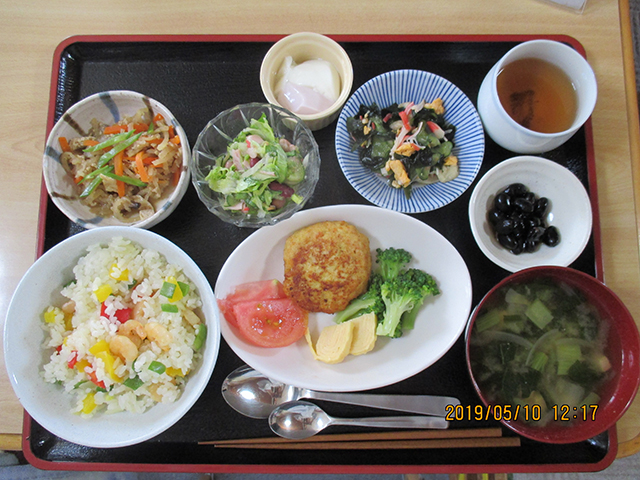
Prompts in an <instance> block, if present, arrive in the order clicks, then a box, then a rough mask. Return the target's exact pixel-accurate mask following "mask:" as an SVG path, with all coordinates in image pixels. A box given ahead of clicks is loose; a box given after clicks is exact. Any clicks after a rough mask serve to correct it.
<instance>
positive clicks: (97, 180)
mask: <svg viewBox="0 0 640 480" xmlns="http://www.w3.org/2000/svg"><path fill="white" fill-rule="evenodd" d="M101 183H102V177H101V176H100V175H98V176H97V177H96V178H94V179H93V180H92V181H91V183H90V184H89V185H87V188H85V189H84V190H83V191H82V193H81V194H80V198H84V197H88V196H89V195H91V193H92V192H93V191H94V190H95V189H96V188H97V187H98V185H100V184H101Z"/></svg>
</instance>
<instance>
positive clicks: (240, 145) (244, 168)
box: [206, 113, 305, 217]
mask: <svg viewBox="0 0 640 480" xmlns="http://www.w3.org/2000/svg"><path fill="white" fill-rule="evenodd" d="M304 178H305V167H304V162H303V158H302V155H301V153H300V150H299V149H298V148H297V147H296V146H295V145H293V144H292V143H290V142H289V141H288V140H286V139H285V138H276V136H275V133H274V131H273V128H272V127H271V125H269V122H268V120H267V118H266V116H265V114H264V113H263V114H262V116H261V117H260V118H259V119H251V121H250V124H249V126H248V127H246V128H245V129H244V130H242V131H241V132H240V133H239V134H238V136H237V137H236V138H235V139H234V140H233V141H232V142H231V143H230V144H229V145H228V146H227V151H226V152H225V153H224V154H222V155H220V156H219V157H217V158H216V161H215V165H214V166H213V168H212V169H211V171H210V172H209V173H208V175H207V177H206V180H207V182H208V183H209V187H210V188H211V190H213V191H215V192H218V193H220V194H222V195H223V196H224V201H223V203H222V206H223V208H225V209H226V210H229V211H237V212H238V213H239V214H245V215H256V216H258V217H264V216H265V215H266V214H267V213H277V211H279V210H281V209H282V208H284V207H285V206H286V205H287V204H288V203H289V202H295V203H300V202H302V200H303V198H302V197H301V196H300V195H298V194H297V193H296V185H298V184H299V183H301V182H302V181H303V180H304Z"/></svg>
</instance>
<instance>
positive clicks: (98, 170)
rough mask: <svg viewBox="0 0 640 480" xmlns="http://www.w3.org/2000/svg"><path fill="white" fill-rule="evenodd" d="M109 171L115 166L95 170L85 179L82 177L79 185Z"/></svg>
mask: <svg viewBox="0 0 640 480" xmlns="http://www.w3.org/2000/svg"><path fill="white" fill-rule="evenodd" d="M109 170H113V166H112V165H105V166H104V167H102V168H98V169H96V170H94V171H93V172H91V173H87V175H86V176H85V177H82V180H80V181H79V182H78V185H80V184H81V183H84V182H86V181H87V180H91V179H92V178H93V177H96V176H98V175H100V174H102V173H105V172H108V171H109Z"/></svg>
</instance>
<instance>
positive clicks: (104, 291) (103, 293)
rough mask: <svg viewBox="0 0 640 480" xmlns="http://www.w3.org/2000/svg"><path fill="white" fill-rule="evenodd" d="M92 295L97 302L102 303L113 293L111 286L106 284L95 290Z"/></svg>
mask: <svg viewBox="0 0 640 480" xmlns="http://www.w3.org/2000/svg"><path fill="white" fill-rule="evenodd" d="M93 293H95V295H96V298H97V299H98V302H100V303H102V302H104V301H105V300H106V299H107V298H109V295H111V294H112V293H113V289H112V288H111V285H109V284H108V283H107V284H104V285H101V286H99V287H98V288H96V289H95V290H94V291H93Z"/></svg>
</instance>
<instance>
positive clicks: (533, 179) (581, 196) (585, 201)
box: [469, 156, 593, 272]
mask: <svg viewBox="0 0 640 480" xmlns="http://www.w3.org/2000/svg"><path fill="white" fill-rule="evenodd" d="M512 183H522V184H524V185H525V186H527V187H528V188H529V190H530V191H531V192H533V193H535V194H536V195H537V196H538V197H546V198H548V199H549V207H548V210H547V214H546V217H545V219H546V222H547V225H549V226H550V225H553V226H555V227H556V228H557V229H558V230H559V232H560V243H559V244H558V245H556V246H555V247H548V246H546V245H544V244H542V245H541V246H540V248H539V249H538V250H537V251H535V252H533V253H521V254H520V255H515V254H513V253H511V252H510V251H508V250H507V249H505V248H504V247H502V246H501V245H500V244H499V243H498V241H497V240H496V238H495V235H494V234H493V231H492V229H491V225H490V224H489V221H488V219H487V214H488V212H489V210H490V209H491V208H492V207H493V201H494V199H495V197H496V195H497V194H498V193H499V192H500V191H501V190H502V189H504V188H505V187H507V186H509V185H511V184H512ZM469 222H470V223H471V231H472V232H473V236H474V238H475V240H476V242H477V244H478V246H479V247H480V250H482V252H483V253H484V254H485V255H486V256H487V258H489V259H490V260H491V261H492V262H493V263H495V264H496V265H498V266H500V267H502V268H504V269H505V270H508V271H510V272H517V271H519V270H523V269H525V268H529V267H537V266H542V265H555V266H560V267H568V266H569V265H571V263H573V262H574V261H575V260H576V259H577V258H578V257H579V256H580V254H581V253H582V251H583V250H584V248H585V246H586V245H587V242H588V241H589V238H590V237H591V227H592V222H593V219H592V211H591V201H590V199H589V195H588V193H587V191H586V190H585V188H584V186H583V185H582V183H581V182H580V180H578V178H577V177H576V176H575V175H574V174H573V173H572V172H571V171H570V170H568V169H567V168H565V167H563V166H562V165H560V164H558V163H556V162H554V161H551V160H547V159H545V158H541V157H533V156H520V157H513V158H510V159H508V160H504V161H502V162H500V163H499V164H498V165H496V166H495V167H493V168H492V169H491V170H489V171H488V172H487V173H486V174H485V175H484V176H483V177H482V178H481V179H480V181H479V182H478V184H477V185H476V187H475V188H474V190H473V193H472V194H471V199H470V200H469Z"/></svg>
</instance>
